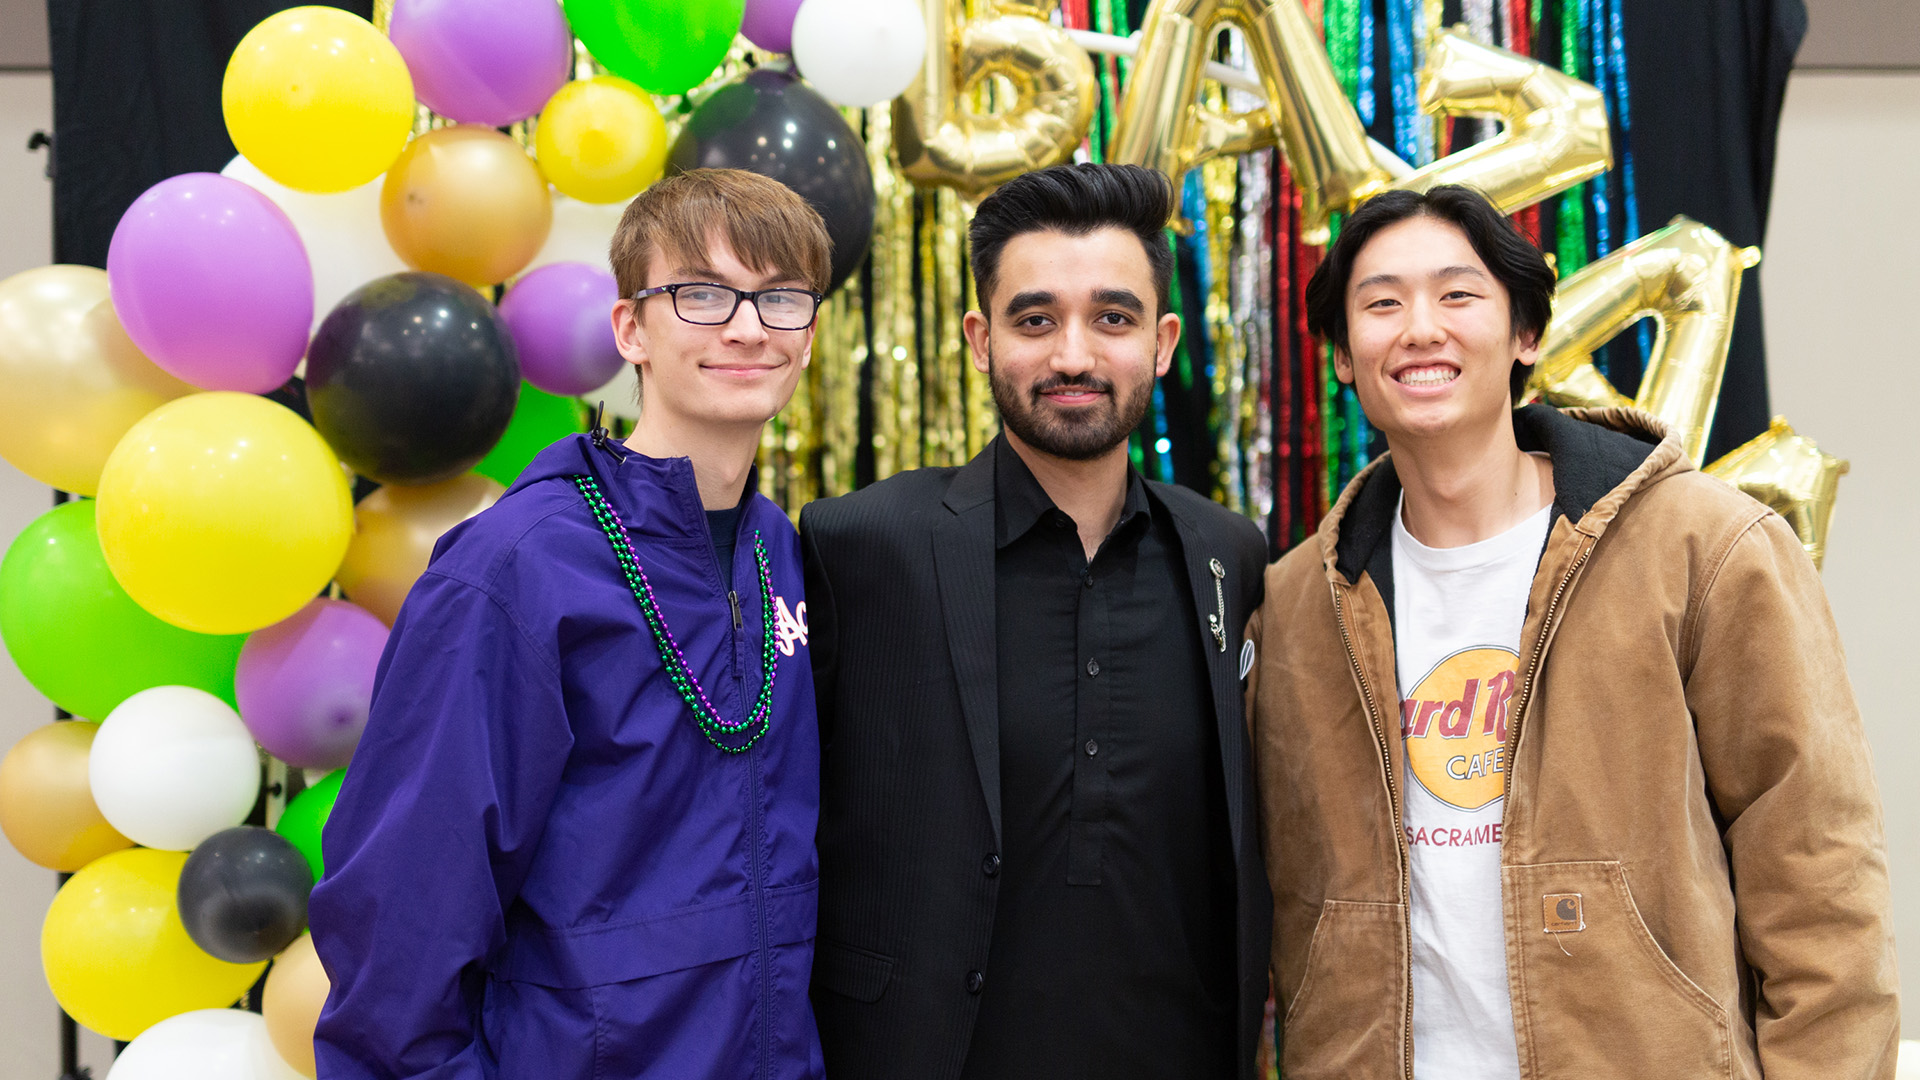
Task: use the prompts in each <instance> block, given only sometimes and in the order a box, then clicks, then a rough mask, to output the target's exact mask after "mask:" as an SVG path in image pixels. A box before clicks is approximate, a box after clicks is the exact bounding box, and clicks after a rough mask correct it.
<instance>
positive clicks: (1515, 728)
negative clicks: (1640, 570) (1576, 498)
mask: <svg viewBox="0 0 1920 1080" xmlns="http://www.w3.org/2000/svg"><path fill="white" fill-rule="evenodd" d="M1591 554H1593V538H1592V537H1588V538H1587V540H1586V542H1585V543H1584V544H1582V545H1581V547H1580V551H1579V552H1578V553H1577V554H1575V555H1574V557H1573V562H1572V563H1570V564H1569V565H1568V566H1567V572H1566V573H1565V574H1562V575H1561V576H1560V584H1559V585H1558V586H1557V587H1556V588H1555V589H1554V590H1553V599H1551V600H1548V601H1547V614H1546V617H1545V618H1543V619H1541V620H1540V636H1539V638H1538V640H1536V641H1535V642H1534V643H1533V656H1531V657H1530V658H1528V660H1527V675H1526V678H1524V679H1522V680H1521V681H1520V699H1519V701H1517V702H1516V703H1515V705H1514V709H1513V716H1512V720H1511V724H1510V729H1509V730H1508V732H1507V744H1506V748H1505V749H1504V750H1503V751H1502V752H1503V753H1504V754H1505V755H1506V759H1507V770H1506V778H1505V779H1504V780H1503V781H1502V783H1501V786H1500V797H1501V798H1502V799H1505V798H1506V797H1507V795H1508V794H1510V793H1511V792H1512V791H1513V770H1514V762H1515V758H1514V755H1515V754H1516V753H1518V752H1519V750H1520V726H1521V723H1522V722H1523V721H1524V720H1525V719H1526V716H1527V706H1528V705H1530V704H1532V703H1533V684H1534V681H1535V680H1536V679H1538V678H1539V677H1540V664H1541V662H1542V661H1543V660H1544V658H1545V657H1546V653H1547V642H1548V641H1549V640H1551V639H1552V637H1553V627H1554V623H1555V621H1556V620H1557V619H1558V618H1559V616H1560V601H1561V599H1562V598H1563V597H1565V596H1566V595H1567V590H1568V589H1569V588H1571V587H1572V586H1573V579H1574V578H1576V577H1579V576H1580V568H1581V567H1582V566H1585V565H1586V564H1587V556H1588V555H1591Z"/></svg>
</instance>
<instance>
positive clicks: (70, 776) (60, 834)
mask: <svg viewBox="0 0 1920 1080" xmlns="http://www.w3.org/2000/svg"><path fill="white" fill-rule="evenodd" d="M99 730H100V725H99V724H93V723H88V722H87V721H85V720H59V721H55V722H54V723H51V724H47V725H46V726H44V727H38V728H35V729H34V730H32V731H30V732H28V733H27V736H26V738H24V739H21V740H20V741H19V742H17V743H14V744H13V749H11V750H9V751H7V756H6V757H5V758H4V759H0V830H3V831H5V832H6V834H7V839H8V840H11V841H13V846H14V847H15V848H18V849H19V851H20V854H22V855H25V856H26V857H27V858H29V859H31V860H33V861H34V862H37V863H39V864H40V865H41V866H44V867H46V868H47V869H49V870H60V871H63V872H66V873H72V872H73V871H75V870H78V869H80V868H81V867H83V866H85V865H87V864H88V863H90V862H92V861H93V860H95V859H97V858H99V857H100V856H102V855H105V854H107V853H108V852H110V851H119V850H120V849H121V848H127V847H132V846H133V841H131V840H129V839H127V838H126V837H124V836H121V835H120V834H119V832H117V831H115V829H114V827H113V826H111V825H109V824H107V819H106V818H104V817H102V816H101V815H100V808H99V807H98V806H96V805H94V802H93V788H92V787H91V786H90V785H89V784H88V783H87V754H88V752H89V751H91V750H92V749H93V737H94V735H95V734H97V733H98V732H99Z"/></svg>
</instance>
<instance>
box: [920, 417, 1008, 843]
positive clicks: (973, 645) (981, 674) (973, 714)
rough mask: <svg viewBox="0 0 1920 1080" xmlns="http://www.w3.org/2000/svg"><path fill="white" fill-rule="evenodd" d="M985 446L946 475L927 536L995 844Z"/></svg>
mask: <svg viewBox="0 0 1920 1080" xmlns="http://www.w3.org/2000/svg"><path fill="white" fill-rule="evenodd" d="M993 455H994V449H993V447H991V446H990V447H988V449H987V450H985V451H983V452H982V453H980V454H979V455H977V456H976V457H975V458H974V459H973V460H972V461H970V462H968V463H967V465H966V466H965V467H964V468H962V469H961V470H960V471H959V472H958V473H957V474H955V476H954V480H953V484H952V485H951V486H950V487H949V488H948V489H947V495H946V500H945V503H946V507H947V509H948V510H949V511H951V512H952V516H951V517H949V518H948V519H947V520H945V521H943V522H941V523H940V524H939V525H938V526H937V527H936V528H935V529H934V534H933V566H934V575H935V578H936V580H937V581H938V582H939V586H940V610H941V614H942V615H943V616H944V618H945V620H946V626H947V648H948V649H949V651H950V653H951V657H952V661H953V673H954V677H955V679H956V680H957V681H958V682H959V686H960V710H961V712H962V713H963V714H964V716H965V719H966V724H967V739H968V741H969V742H971V743H972V744H973V763H974V767H975V768H976V769H977V770H978V771H979V774H980V792H981V794H982V795H983V796H985V798H986V800H987V815H988V816H989V817H990V818H991V819H992V820H993V839H994V843H995V845H996V846H997V845H998V844H999V842H1000V682H999V675H998V664H997V662H996V660H997V657H998V650H997V646H996V642H995V639H994V622H995V620H994V588H993V584H994V576H993V555H994V547H993V520H994V519H993V505H994V504H993Z"/></svg>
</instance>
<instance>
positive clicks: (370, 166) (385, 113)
mask: <svg viewBox="0 0 1920 1080" xmlns="http://www.w3.org/2000/svg"><path fill="white" fill-rule="evenodd" d="M220 107H221V109H222V110H223V111H224V112H225V113H226V117H227V134H228V135H230V136H232V137H233V145H234V146H235V147H236V148H238V149H239V151H240V153H241V154H242V155H244V156H245V157H246V159H247V160H248V161H251V162H253V163H254V164H255V165H257V166H259V167H260V171H261V172H263V173H266V174H267V175H268V176H270V177H272V178H273V179H275V180H278V181H279V182H280V183H282V184H285V185H286V186H288V187H290V188H295V189H298V190H300V191H311V192H316V193H327V192H335V191H347V190H350V189H352V188H356V187H359V186H360V185H361V184H364V183H366V182H367V181H369V180H372V179H373V178H374V177H376V176H379V175H380V174H381V173H383V172H385V171H386V170H387V166H388V165H391V164H393V159H394V158H395V157H397V156H399V153H400V151H401V149H402V148H403V147H405V146H406V144H407V134H408V133H409V132H410V131H412V130H413V78H412V77H411V76H410V75H408V74H407V64H406V61H404V60H402V59H401V58H400V50H398V49H396V48H394V47H393V42H391V41H388V40H387V38H386V35H384V34H382V33H380V31H378V30H375V29H374V28H373V24H372V23H369V22H368V21H367V20H365V19H362V18H360V17H359V16H357V15H352V14H349V13H347V12H345V11H341V10H340V9H338V8H332V7H320V6H314V7H297V8H289V9H287V10H285V11H282V12H279V13H278V14H275V15H270V16H268V17H267V18H266V19H265V20H263V21H262V22H261V23H260V25H258V26H256V27H254V28H253V29H252V30H249V31H248V32H247V36H246V37H243V38H241V39H240V45H239V47H238V48H236V49H234V50H233V59H231V60H229V61H228V62H227V75H226V79H225V81H224V82H223V83H222V84H221V87H220Z"/></svg>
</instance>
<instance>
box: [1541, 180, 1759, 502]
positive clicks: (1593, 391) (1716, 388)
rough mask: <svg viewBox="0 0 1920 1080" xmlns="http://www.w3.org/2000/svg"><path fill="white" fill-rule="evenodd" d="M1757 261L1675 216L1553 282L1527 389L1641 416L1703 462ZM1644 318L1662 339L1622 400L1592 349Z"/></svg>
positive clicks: (1751, 251)
mask: <svg viewBox="0 0 1920 1080" xmlns="http://www.w3.org/2000/svg"><path fill="white" fill-rule="evenodd" d="M1759 261H1760V249H1759V248H1752V247H1749V248H1742V247H1737V246H1735V245H1733V244H1730V243H1728V242H1727V241H1726V239H1725V238H1724V237H1722V236H1721V235H1720V234H1719V233H1717V232H1715V231H1713V230H1712V229H1710V228H1708V227H1707V226H1705V225H1702V224H1700V223H1699V222H1697V221H1693V220H1691V219H1688V218H1685V217H1676V218H1674V219H1673V222H1672V223H1671V224H1669V225H1668V226H1667V227H1666V228H1664V229H1660V230H1658V231H1656V232H1651V233H1648V234H1647V235H1645V236H1643V237H1641V238H1639V239H1638V240H1635V241H1634V242H1632V243H1631V244H1628V245H1627V246H1626V247H1623V248H1621V249H1620V250H1618V251H1616V252H1614V253H1613V254H1611V255H1608V256H1607V257H1606V258H1604V259H1600V260H1598V261H1597V262H1593V263H1589V264H1588V265H1586V266H1585V267H1582V268H1581V270H1580V272H1579V273H1577V274H1574V275H1573V276H1571V277H1569V278H1567V279H1566V280H1565V281H1562V282H1561V283H1560V287H1559V289H1558V291H1557V292H1556V294H1555V296H1554V300H1553V319H1552V321H1551V322H1549V323H1548V324H1547V332H1546V334H1545V335H1544V336H1543V337H1542V338H1541V340H1540V362H1539V363H1538V364H1536V365H1535V367H1534V373H1533V376H1532V377H1531V379H1529V382H1530V384H1531V385H1533V386H1534V387H1535V388H1536V389H1537V390H1538V391H1539V392H1540V395H1541V396H1542V397H1544V398H1546V400H1547V401H1549V402H1551V403H1552V404H1555V405H1623V404H1632V405H1633V406H1635V407H1636V408H1640V409H1644V410H1646V411H1647V412H1650V413H1652V414H1653V415H1655V416H1657V417H1659V418H1660V419H1662V420H1665V421H1666V422H1667V423H1669V424H1671V425H1673V426H1674V427H1676V428H1678V429H1679V430H1680V437H1681V442H1682V444H1683V445H1684V446H1685V447H1686V451H1687V456H1688V457H1690V458H1692V459H1693V463H1694V464H1695V465H1698V464H1700V460H1701V457H1702V455H1703V454H1705V452H1706V445H1707V429H1708V428H1710V427H1711V426H1712V425H1713V411H1714V407H1715V406H1716V405H1718V404H1719V401H1720V378H1721V376H1722V375H1724V374H1725V373H1726V368H1727V349H1728V347H1729V346H1730V345H1731V344H1732V341H1733V312H1734V306H1735V305H1736V304H1737V303H1738V301H1739V299H1740V275H1741V274H1743V273H1744V272H1745V271H1746V270H1747V268H1749V267H1751V266H1753V265H1754V264H1756V263H1758V262H1759ZM1643 317H1650V318H1653V319H1657V320H1659V323H1660V336H1659V340H1658V341H1657V342H1656V343H1655V345H1654V348H1653V352H1652V354H1651V355H1650V356H1648V357H1647V367H1646V373H1645V374H1644V375H1642V376H1641V379H1640V393H1639V395H1638V396H1637V397H1636V398H1635V399H1634V400H1633V401H1632V402H1631V403H1629V402H1627V401H1626V399H1625V398H1623V397H1621V396H1620V394H1619V393H1618V392H1617V391H1615V390H1614V388H1613V387H1612V386H1611V385H1609V384H1608V383H1607V381H1606V379H1605V378H1604V377H1603V376H1601V375H1600V373H1599V372H1598V371H1597V370H1595V369H1594V367H1593V350H1595V349H1597V348H1599V347H1600V346H1602V345H1604V344H1606V343H1607V342H1608V341H1611V340H1612V339H1613V338H1614V336H1615V335H1617V334H1619V333H1620V332H1621V331H1623V330H1625V329H1626V328H1627V327H1628V326H1631V325H1632V324H1633V323H1634V322H1635V321H1636V320H1638V319H1640V318H1643Z"/></svg>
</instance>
